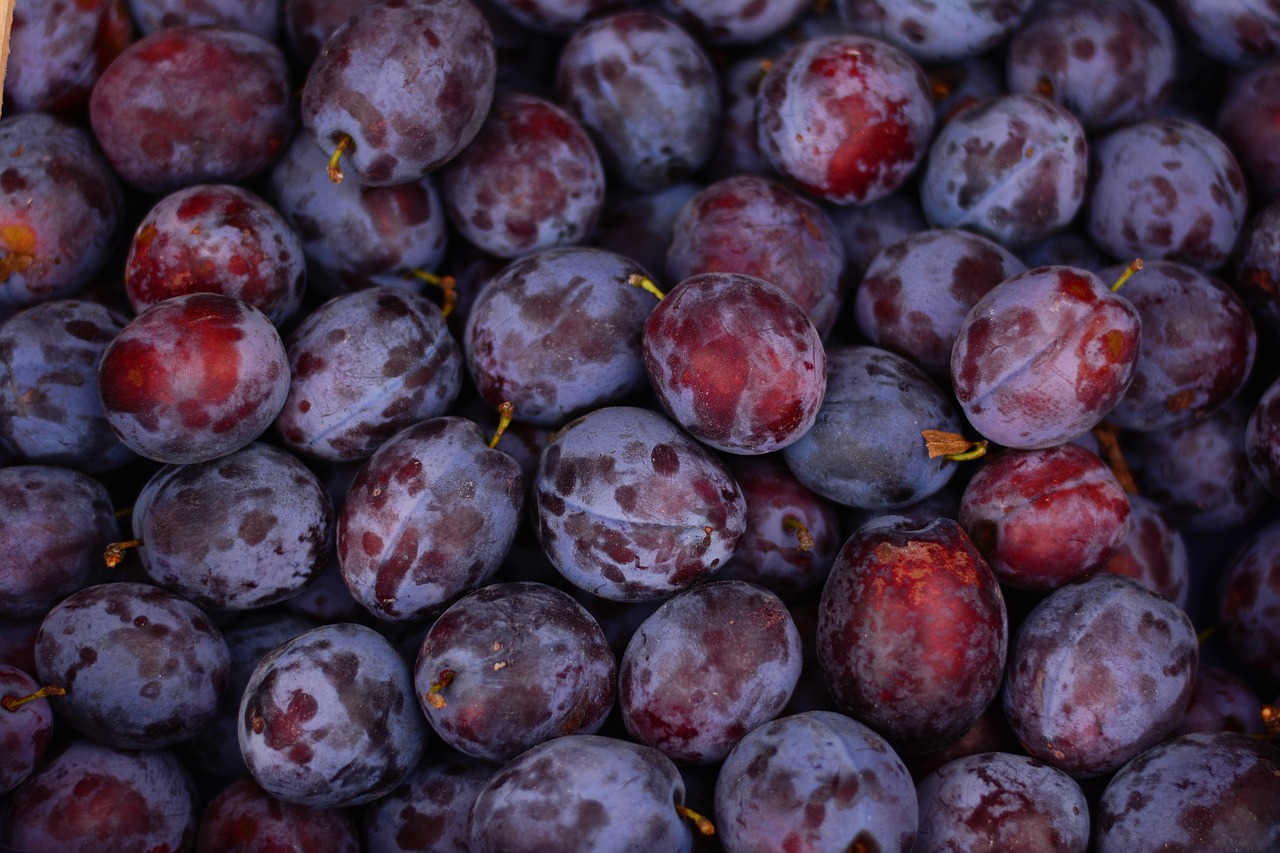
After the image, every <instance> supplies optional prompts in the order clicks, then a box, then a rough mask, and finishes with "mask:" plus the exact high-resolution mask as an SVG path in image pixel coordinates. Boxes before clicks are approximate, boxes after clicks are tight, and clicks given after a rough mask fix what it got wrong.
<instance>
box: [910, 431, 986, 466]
mask: <svg viewBox="0 0 1280 853" xmlns="http://www.w3.org/2000/svg"><path fill="white" fill-rule="evenodd" d="M920 435H922V436H923V437H924V446H925V449H926V450H928V451H929V458H930V459H936V458H937V457H939V456H941V457H943V458H945V459H946V460H947V461H949V462H968V461H970V460H971V459H978V458H980V457H982V456H985V455H986V453H987V442H986V440H982V441H970V440H969V439H967V438H965V437H964V436H963V435H960V433H958V432H944V431H943V430H938V429H924V430H920Z"/></svg>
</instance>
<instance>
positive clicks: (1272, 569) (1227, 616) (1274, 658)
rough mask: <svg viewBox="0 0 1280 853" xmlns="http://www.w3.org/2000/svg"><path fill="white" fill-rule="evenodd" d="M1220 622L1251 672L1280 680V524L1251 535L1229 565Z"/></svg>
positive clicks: (1221, 590)
mask: <svg viewBox="0 0 1280 853" xmlns="http://www.w3.org/2000/svg"><path fill="white" fill-rule="evenodd" d="M1218 620H1219V622H1220V624H1221V625H1222V628H1223V632H1224V633H1225V634H1226V638H1227V643H1228V644H1229V645H1230V647H1231V649H1232V651H1234V652H1235V653H1236V655H1237V656H1238V657H1239V659H1240V660H1241V661H1243V662H1244V664H1245V665H1246V666H1247V667H1248V668H1249V671H1250V672H1252V673H1254V674H1256V675H1259V676H1261V677H1263V678H1266V679H1270V680H1271V681H1280V522H1272V523H1271V524H1268V525H1267V526H1265V527H1263V528H1262V529H1261V530H1259V531H1258V532H1257V533H1255V534H1254V535H1253V536H1251V537H1250V538H1249V540H1248V541H1247V542H1246V543H1245V544H1244V545H1243V546H1242V547H1241V548H1240V549H1239V550H1238V551H1237V552H1236V553H1235V554H1234V555H1233V556H1232V557H1231V558H1230V559H1229V560H1228V562H1227V563H1226V565H1225V566H1224V568H1223V570H1222V575H1221V579H1220V580H1219V597H1218Z"/></svg>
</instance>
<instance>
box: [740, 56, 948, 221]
mask: <svg viewBox="0 0 1280 853" xmlns="http://www.w3.org/2000/svg"><path fill="white" fill-rule="evenodd" d="M933 129H934V114H933V101H932V99H931V98H930V96H929V83H928V81H927V80H926V79H925V76H924V71H923V70H921V68H920V66H919V65H918V64H917V63H916V61H915V60H914V59H912V58H911V57H910V56H909V55H908V54H906V53H904V52H903V51H902V50H901V49H899V48H897V47H894V46H893V45H891V44H889V43H887V42H883V41H879V40H878V39H873V38H868V37H866V36H860V35H855V34H852V33H849V34H845V35H834V36H827V37H825V38H814V39H809V40H806V41H804V42H801V43H800V44H798V45H795V46H794V47H792V48H790V49H789V50H788V51H787V52H786V53H784V54H783V55H782V56H780V57H778V58H777V59H776V60H775V61H774V63H773V65H772V67H770V69H769V71H768V73H767V74H766V75H765V78H764V81H763V82H762V83H761V84H760V91H759V93H758V94H757V95H756V132H757V135H758V143H759V146H760V151H761V152H762V153H763V154H764V155H765V157H766V158H767V159H768V160H769V162H770V163H772V164H773V167H774V168H775V169H777V171H778V172H779V174H781V175H782V176H783V177H785V178H786V179H787V180H789V181H791V182H792V183H794V184H795V185H796V186H798V187H799V188H800V189H802V190H804V191H805V192H807V193H809V194H811V195H814V196H816V197H818V198H821V199H825V200H827V201H830V202H832V203H834V204H865V203H867V202H871V201H875V200H876V199H878V198H881V197H883V196H886V195H888V194H889V193H891V192H893V191H894V190H895V189H897V188H898V187H900V186H901V185H902V184H903V183H904V182H906V180H907V178H909V177H910V176H911V174H912V172H913V171H915V169H916V166H918V165H919V163H920V162H921V160H923V159H924V155H925V151H926V149H927V147H928V145H929V140H930V138H931V136H932V134H933Z"/></svg>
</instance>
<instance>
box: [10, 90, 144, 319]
mask: <svg viewBox="0 0 1280 853" xmlns="http://www.w3.org/2000/svg"><path fill="white" fill-rule="evenodd" d="M0 151H3V152H4V153H5V155H6V156H5V160H4V168H3V169H2V170H0V307H3V306H7V305H16V306H26V305H33V304H35V303H37V302H45V301H48V300H50V299H60V298H63V297H68V296H74V295H75V294H77V293H78V292H80V291H81V290H83V289H84V288H85V286H86V285H88V284H89V283H90V282H91V281H92V280H93V278H94V276H96V275H98V273H99V272H100V271H101V270H102V269H103V267H104V266H105V265H106V263H107V261H108V259H109V256H110V252H111V250H112V242H113V241H114V240H115V238H116V232H117V230H118V228H119V224H120V220H121V217H122V215H123V212H124V211H123V208H124V197H123V191H122V190H121V188H120V181H119V179H118V178H117V177H116V176H115V173H114V172H113V171H112V169H111V167H110V166H109V165H108V164H107V161H106V159H105V158H104V157H103V156H102V152H101V151H100V150H99V149H98V147H97V146H96V145H95V144H94V141H93V137H92V136H90V135H89V133H87V132H86V131H85V130H84V129H83V128H81V127H79V126H77V125H73V124H69V123H67V122H64V121H62V120H60V119H56V118H54V117H53V116H50V115H46V114H44V113H26V114H21V115H15V116H10V117H6V118H5V119H4V120H3V121H0Z"/></svg>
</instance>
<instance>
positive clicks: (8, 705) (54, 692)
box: [0, 685, 67, 711]
mask: <svg viewBox="0 0 1280 853" xmlns="http://www.w3.org/2000/svg"><path fill="white" fill-rule="evenodd" d="M66 695H67V691H66V690H64V689H63V688H61V687H54V686H53V685H50V686H48V687H41V688H40V689H39V690H37V691H36V692H35V693H32V694H31V695H30V696H6V697H4V698H3V699H0V708H4V709H5V710H6V711H17V710H18V709H19V708H21V707H22V706H23V705H25V704H27V703H28V702H31V701H33V700H35V699H45V698H47V697H49V696H66Z"/></svg>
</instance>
